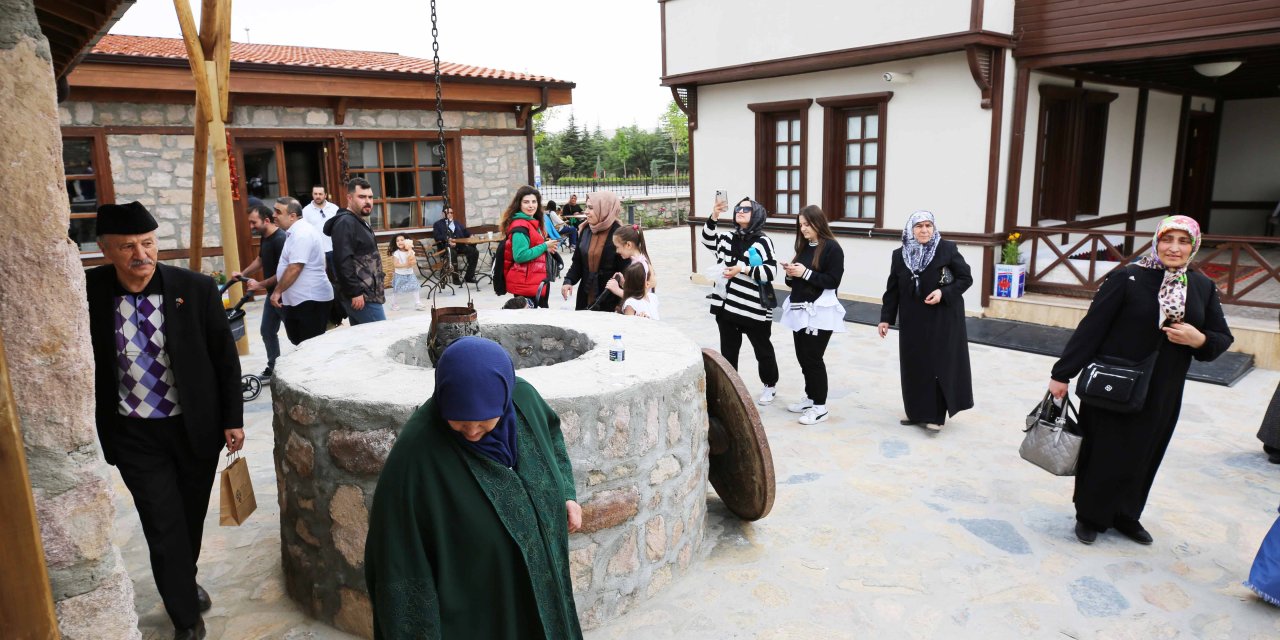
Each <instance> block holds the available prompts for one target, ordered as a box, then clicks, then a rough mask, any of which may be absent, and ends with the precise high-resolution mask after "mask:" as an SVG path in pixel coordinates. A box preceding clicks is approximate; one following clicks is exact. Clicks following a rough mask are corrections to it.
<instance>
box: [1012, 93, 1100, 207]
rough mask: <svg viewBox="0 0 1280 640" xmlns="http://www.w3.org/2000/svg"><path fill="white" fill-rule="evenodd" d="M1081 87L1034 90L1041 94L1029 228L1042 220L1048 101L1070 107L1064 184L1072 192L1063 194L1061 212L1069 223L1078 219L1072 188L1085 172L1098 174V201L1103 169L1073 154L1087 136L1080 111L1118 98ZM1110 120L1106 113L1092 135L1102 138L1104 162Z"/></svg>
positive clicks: (1077, 197)
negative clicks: (1067, 217)
mask: <svg viewBox="0 0 1280 640" xmlns="http://www.w3.org/2000/svg"><path fill="white" fill-rule="evenodd" d="M1083 85H1084V83H1083V82H1082V81H1081V80H1076V82H1075V86H1072V87H1064V86H1060V85H1054V84H1041V85H1040V86H1039V87H1037V89H1038V90H1039V93H1040V109H1039V118H1038V120H1037V121H1036V156H1035V162H1034V163H1033V165H1032V166H1033V170H1034V171H1035V178H1034V183H1033V186H1032V191H1031V194H1032V195H1031V197H1032V201H1031V224H1032V226H1035V225H1037V224H1039V223H1040V220H1041V213H1042V209H1041V207H1042V205H1043V202H1042V194H1043V192H1042V189H1043V188H1044V186H1045V185H1044V183H1043V178H1044V177H1045V176H1046V174H1047V173H1048V171H1047V170H1046V169H1045V165H1046V164H1047V161H1046V159H1045V145H1046V142H1045V135H1044V127H1045V117H1046V116H1047V115H1048V112H1049V106H1050V105H1049V101H1050V100H1052V101H1057V102H1059V103H1061V102H1062V101H1070V103H1071V104H1070V109H1071V123H1070V129H1069V130H1068V131H1069V135H1070V137H1071V142H1070V144H1071V149H1072V154H1071V155H1070V156H1069V157H1068V158H1066V160H1065V161H1064V162H1065V164H1066V169H1067V174H1066V175H1065V180H1066V184H1067V185H1071V189H1069V190H1067V191H1066V192H1065V193H1066V196H1065V198H1066V199H1065V201H1064V204H1065V205H1066V206H1064V207H1063V209H1064V211H1065V213H1066V215H1068V216H1070V217H1071V220H1074V219H1075V216H1076V215H1078V212H1079V210H1080V207H1079V205H1080V198H1081V194H1080V190H1079V189H1077V188H1075V187H1077V186H1079V184H1080V181H1081V175H1082V173H1083V172H1084V171H1094V172H1096V173H1097V174H1099V175H1098V179H1097V180H1098V185H1099V192H1098V194H1097V195H1098V196H1099V197H1101V175H1100V174H1101V173H1102V169H1103V165H1102V163H1101V162H1099V163H1098V164H1097V165H1096V166H1095V165H1093V164H1092V163H1088V162H1084V161H1083V160H1084V159H1082V158H1079V157H1077V156H1076V154H1075V152H1076V151H1079V150H1081V149H1082V148H1083V147H1084V142H1083V141H1084V137H1085V135H1086V132H1085V130H1084V126H1083V125H1084V119H1085V118H1084V116H1085V114H1084V111H1083V107H1084V105H1087V104H1109V103H1111V102H1115V100H1116V99H1117V98H1119V97H1120V96H1119V94H1117V93H1112V92H1110V91H1100V90H1096V89H1085V88H1083ZM1109 116H1110V114H1109V109H1108V113H1107V114H1106V115H1105V117H1104V118H1103V121H1102V123H1101V131H1098V132H1096V133H1095V134H1093V135H1096V136H1097V137H1099V138H1101V140H1102V143H1103V148H1102V154H1103V158H1104V159H1105V156H1106V139H1107V126H1108V123H1109ZM1055 160H1056V159H1055ZM1086 195H1088V194H1086ZM1071 220H1068V221H1067V222H1071Z"/></svg>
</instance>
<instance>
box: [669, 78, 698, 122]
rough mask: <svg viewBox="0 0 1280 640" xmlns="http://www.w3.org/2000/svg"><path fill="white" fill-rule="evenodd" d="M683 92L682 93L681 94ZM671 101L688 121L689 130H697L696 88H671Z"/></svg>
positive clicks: (692, 86)
mask: <svg viewBox="0 0 1280 640" xmlns="http://www.w3.org/2000/svg"><path fill="white" fill-rule="evenodd" d="M681 91H683V92H684V93H681ZM671 99H672V100H675V103H676V107H677V108H678V109H680V111H681V112H683V113H684V116H685V117H686V118H688V119H689V130H690V131H693V130H695V129H697V128H698V86H697V85H691V86H687V87H671Z"/></svg>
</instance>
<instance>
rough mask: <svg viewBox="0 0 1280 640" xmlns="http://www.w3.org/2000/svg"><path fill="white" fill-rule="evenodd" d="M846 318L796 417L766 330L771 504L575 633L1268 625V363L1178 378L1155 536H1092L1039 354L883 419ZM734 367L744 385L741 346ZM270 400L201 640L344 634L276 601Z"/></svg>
mask: <svg viewBox="0 0 1280 640" xmlns="http://www.w3.org/2000/svg"><path fill="white" fill-rule="evenodd" d="M646 235H648V236H649V237H648V238H647V240H648V244H649V246H650V248H651V249H652V251H653V255H652V258H653V261H654V264H655V268H656V271H657V275H658V281H659V289H658V293H659V296H660V297H661V301H662V316H663V320H662V321H663V322H666V323H669V324H672V325H673V326H676V327H678V328H680V329H681V330H682V331H684V332H686V333H688V334H689V335H690V336H691V337H692V338H693V339H694V341H695V342H697V343H698V344H699V345H700V346H709V347H712V348H715V347H717V346H718V336H717V332H716V327H715V323H714V321H713V319H712V317H711V316H710V315H709V314H708V313H707V305H706V302H707V301H706V300H705V299H704V296H705V295H706V294H707V293H708V291H709V288H707V287H703V286H698V285H694V284H692V283H691V282H690V281H689V280H688V278H687V275H688V274H689V272H690V257H689V234H688V230H687V229H683V228H680V229H673V230H665V231H650V232H648V233H647V234H646ZM881 258H882V256H877V257H876V258H875V259H881ZM501 302H502V300H500V299H499V298H497V297H495V296H494V295H493V294H492V292H491V291H489V292H481V293H480V294H478V295H477V296H476V305H477V307H478V308H479V309H480V310H481V313H483V312H484V310H486V309H497V308H499V307H500V306H501ZM553 304H554V305H556V306H558V302H553ZM410 308H412V307H410ZM250 309H251V311H250V318H249V323H250V324H249V326H250V328H251V331H250V334H251V335H252V336H253V346H252V349H253V353H252V354H251V355H249V356H246V357H244V358H243V363H244V367H245V370H246V371H259V370H261V368H262V366H263V364H264V362H265V358H264V356H263V355H262V350H261V344H260V342H259V341H258V338H257V335H256V334H257V332H256V330H253V329H254V328H256V326H257V324H256V321H257V311H256V309H255V308H254V307H253V306H251V307H250ZM530 313H536V312H532V311H531V312H530ZM391 315H392V316H393V317H404V316H408V315H417V316H419V317H421V318H422V322H423V326H424V328H425V327H426V326H427V323H428V320H429V316H428V314H427V313H426V312H415V311H399V312H392V313H391ZM584 321H589V322H603V323H608V322H609V316H608V315H605V314H584ZM848 329H849V330H848V332H847V333H844V334H840V335H837V336H835V337H834V339H833V340H832V342H831V346H830V348H829V349H828V352H827V358H826V360H827V365H828V368H829V371H830V376H831V380H832V390H831V399H830V401H829V402H828V406H829V407H830V409H831V411H832V418H831V419H830V420H828V421H827V422H824V423H821V424H819V425H815V426H809V427H806V426H802V425H800V424H799V423H798V422H796V418H797V416H796V415H794V414H790V413H788V412H787V411H786V408H785V405H786V404H787V403H788V402H792V401H794V400H795V399H797V398H798V397H799V396H800V395H802V394H803V379H802V377H801V375H800V370H799V366H798V365H797V364H796V361H795V357H794V354H793V347H792V342H791V336H790V335H789V334H788V333H787V332H786V331H784V330H781V329H780V328H778V327H775V331H774V332H773V337H772V339H771V342H772V344H773V345H774V347H775V349H776V350H777V352H778V360H779V363H780V368H781V372H782V381H781V383H780V385H779V396H778V400H777V401H776V402H775V403H774V404H773V405H771V406H769V407H762V408H761V416H762V418H763V420H764V423H765V426H766V430H767V431H768V435H769V439H770V445H771V446H772V449H773V455H774V465H775V471H776V473H777V477H778V489H777V499H776V502H775V504H774V508H773V512H772V513H771V514H770V515H769V516H768V517H766V518H765V519H764V520H761V521H759V522H755V523H744V522H741V521H739V520H737V519H736V518H734V517H733V516H732V515H731V514H729V513H728V511H727V510H726V509H725V508H724V506H723V505H722V504H721V503H720V502H719V500H718V499H717V498H715V496H714V494H709V495H708V510H709V513H708V520H707V536H708V538H709V540H708V541H709V544H707V545H706V547H705V549H704V553H703V557H701V558H700V559H698V560H697V561H696V562H695V563H694V564H693V566H692V568H691V569H690V571H689V572H688V573H687V574H685V575H683V576H680V577H678V578H676V579H675V580H673V581H672V583H671V585H670V586H669V587H668V588H667V589H666V590H665V591H663V592H661V593H660V594H658V595H657V596H655V597H654V598H653V599H651V600H648V601H645V602H643V603H642V604H640V605H638V606H637V607H635V608H634V609H633V610H632V611H630V612H629V613H628V614H627V615H625V616H624V617H623V618H621V619H619V620H617V621H615V622H613V623H612V624H610V625H608V626H605V627H602V628H599V629H595V630H593V631H590V632H588V633H587V634H586V635H587V638H588V639H589V640H605V639H612V638H646V639H649V638H653V639H667V638H672V639H674V638H680V639H689V638H694V639H701V638H707V639H712V638H716V639H719V638H753V639H781V638H805V639H811V638H949V639H950V638H984V639H989V638H1014V637H1018V638H1021V637H1034V638H1075V639H1078V640H1084V639H1091V638H1098V639H1102V638H1106V639H1111V638H1135V639H1136V638H1141V639H1147V638H1174V637H1178V638H1224V639H1226V638H1230V639H1232V640H1235V639H1249V640H1262V639H1264V638H1265V639H1274V638H1277V637H1280V609H1277V608H1275V607H1272V606H1270V605H1268V604H1265V603H1263V602H1261V601H1260V600H1258V599H1257V598H1256V597H1254V596H1253V595H1252V593H1251V592H1250V591H1249V590H1248V589H1246V588H1245V587H1243V586H1241V585H1240V581H1241V580H1243V579H1244V577H1245V576H1246V575H1247V573H1248V570H1249V565H1250V563H1251V562H1252V559H1253V555H1254V553H1255V552H1256V550H1257V548H1258V544H1259V542H1260V541H1261V539H1262V536H1263V535H1264V534H1265V533H1266V531H1267V529H1268V528H1269V527H1270V525H1271V523H1272V522H1273V521H1274V520H1275V518H1276V507H1277V504H1280V465H1271V464H1268V463H1267V461H1266V458H1265V456H1263V454H1262V452H1261V448H1260V445H1259V443H1258V441H1257V440H1256V439H1255V438H1254V433H1255V432H1256V431H1257V427H1258V424H1259V423H1260V422H1261V419H1262V414H1263V411H1264V409H1265V403H1266V402H1267V400H1268V399H1269V398H1270V396H1271V393H1272V391H1273V390H1274V389H1275V386H1276V384H1277V382H1278V381H1280V372H1276V371H1271V370H1266V369H1255V370H1254V371H1252V372H1251V373H1250V374H1249V375H1247V376H1245V377H1244V378H1243V379H1241V380H1240V381H1239V382H1237V383H1236V384H1235V385H1234V386H1232V387H1222V386H1214V385H1208V384H1205V383H1201V382H1194V381H1193V382H1188V383H1187V388H1186V399H1185V402H1184V404H1183V410H1182V418H1181V422H1180V423H1179V426H1178V431H1177V433H1176V434H1175V435H1174V438H1173V442H1172V444H1171V445H1170V448H1169V452H1168V455H1167V456H1166V459H1165V463H1164V466H1163V467H1162V469H1161V471H1160V475H1159V476H1158V477H1157V479H1156V483H1155V487H1154V489H1153V491H1152V494H1151V500H1150V502H1149V504H1148V507H1147V511H1146V514H1145V515H1144V518H1143V521H1144V523H1145V524H1146V525H1147V527H1148V529H1150V530H1151V532H1152V534H1153V535H1154V536H1155V539H1156V540H1155V544H1153V545H1152V546H1150V547H1143V546H1139V545H1137V544H1134V543H1132V542H1129V541H1128V540H1127V539H1124V538H1122V537H1120V536H1118V535H1116V534H1114V533H1107V534H1103V535H1101V536H1099V539H1098V542H1097V543H1096V544H1094V545H1092V546H1088V547H1086V546H1084V545H1081V544H1079V543H1078V542H1076V540H1075V538H1074V535H1073V533H1072V526H1073V522H1074V521H1073V510H1072V507H1071V488H1072V484H1071V480H1070V479H1068V478H1056V477H1053V476H1050V475H1049V474H1047V473H1044V472H1043V471H1041V470H1039V469H1038V468H1035V467H1033V466H1032V465H1030V464H1028V463H1026V462H1024V461H1022V460H1021V459H1020V458H1019V457H1018V454H1017V449H1018V444H1019V443H1020V442H1021V437H1022V433H1021V426H1022V421H1023V416H1024V415H1025V414H1026V413H1027V411H1028V410H1030V408H1031V406H1032V405H1033V404H1035V403H1036V402H1037V401H1038V400H1039V399H1040V397H1041V396H1042V394H1043V393H1044V390H1045V386H1046V384H1047V381H1048V376H1049V368H1050V367H1051V366H1052V364H1053V360H1054V358H1053V357H1050V356H1046V355H1039V354H1034V353H1025V352H1020V351H1013V350H1008V349H1001V348H995V347H991V346H987V345H981V344H973V345H971V346H970V356H971V360H972V366H973V372H974V380H975V387H974V395H975V404H976V407H975V408H974V409H972V410H970V411H966V412H963V413H961V414H960V415H959V416H957V417H956V418H954V419H953V420H950V421H948V423H947V426H946V428H945V429H944V430H943V431H942V432H941V433H938V434H931V433H929V432H927V431H925V430H923V429H919V428H915V427H904V426H901V425H899V424H898V418H899V417H901V412H902V409H901V392H900V388H899V383H898V375H897V369H898V364H897V363H898V347H897V334H896V333H893V334H890V336H889V338H887V339H883V340H882V339H880V338H879V337H878V336H876V334H875V330H874V328H872V327H869V326H865V325H859V324H849V325H848ZM337 330H338V331H343V330H346V329H337ZM284 349H285V353H286V355H284V356H282V357H286V358H287V357H288V355H287V354H288V352H289V351H290V350H291V347H289V346H288V345H287V343H286V345H285V347H284ZM740 365H741V367H742V370H743V371H744V372H745V375H744V376H743V378H744V380H745V381H746V384H747V387H748V389H750V390H751V391H752V392H753V393H756V392H758V391H759V389H760V382H759V378H758V377H757V375H756V373H755V370H756V362H755V359H754V357H753V356H752V354H751V352H750V349H749V348H746V349H744V352H743V354H742V357H741V361H740ZM582 383H583V384H589V383H590V381H582ZM422 393H423V394H424V395H423V399H424V400H425V399H426V392H422ZM269 396H270V392H269V390H267V391H264V393H263V396H262V397H260V398H259V399H258V400H256V401H254V402H252V403H249V404H248V405H247V406H246V413H245V419H246V435H247V438H248V441H247V444H246V447H245V453H246V458H247V459H248V462H249V465H250V468H251V470H252V471H253V478H254V490H255V493H256V495H257V499H258V505H259V506H258V512H257V513H255V514H254V515H253V516H252V517H251V518H250V520H249V521H248V522H247V523H246V524H245V525H244V526H241V527H219V526H218V516H217V504H218V502H217V493H216V486H215V493H214V494H213V497H212V502H211V505H212V506H211V509H210V513H209V517H208V519H207V520H206V527H207V528H206V533H205V548H204V551H203V553H202V556H201V562H200V567H201V571H200V581H201V583H202V584H203V585H204V586H206V587H207V588H208V589H209V591H210V593H211V594H212V596H213V599H214V608H213V610H212V611H210V613H209V614H208V616H207V617H206V620H207V621H208V624H209V629H210V636H209V637H210V638H227V639H236V640H240V639H246V638H284V639H289V640H302V639H308V640H312V639H314V640H328V639H340V638H351V637H352V636H349V635H347V634H345V633H342V632H340V631H337V630H334V629H332V628H329V627H327V626H325V625H322V624H320V623H316V622H313V621H310V620H309V619H308V618H307V617H306V616H305V615H304V614H303V613H302V612H301V610H300V609H299V608H298V607H297V606H296V605H294V604H293V603H292V602H291V601H290V600H289V599H288V597H287V596H285V595H284V580H283V575H282V574H281V570H280V537H279V531H278V526H279V525H278V523H279V508H278V506H277V503H276V489H275V487H276V482H275V471H274V465H273V464H272V451H271V449H272V442H271V409H270V397H269ZM112 477H113V480H114V481H115V487H116V490H117V508H118V517H117V521H116V523H115V530H114V536H113V537H114V538H115V541H116V542H117V543H118V544H120V546H121V548H122V550H123V552H124V558H125V562H126V564H127V567H128V569H129V572H130V576H131V577H132V578H133V580H134V586H135V589H136V592H137V606H138V610H139V614H140V620H141V627H142V629H143V632H144V637H145V638H148V639H149V640H150V639H153V638H168V637H171V634H172V630H171V627H170V626H169V623H168V619H167V617H166V616H165V614H164V611H163V608H162V606H161V605H160V601H159V597H158V596H157V595H156V591H155V586H154V583H153V582H152V578H151V573H150V568H149V567H148V563H147V553H146V545H145V542H144V541H143V539H142V534H141V529H140V526H139V524H138V520H137V515H136V512H135V511H134V510H133V506H132V502H131V500H130V499H129V494H128V492H127V490H126V489H125V487H124V485H123V483H121V482H120V480H119V475H118V474H117V473H116V472H115V471H114V469H113V470H112Z"/></svg>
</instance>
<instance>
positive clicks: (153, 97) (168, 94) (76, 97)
mask: <svg viewBox="0 0 1280 640" xmlns="http://www.w3.org/2000/svg"><path fill="white" fill-rule="evenodd" d="M138 95H139V92H138V90H136V89H128V88H110V87H94V86H88V87H85V86H79V87H71V88H70V95H69V97H68V98H67V100H70V101H72V102H132V103H136V102H138V101H139V98H138ZM195 95H196V94H195V92H194V91H189V90H188V91H171V90H147V91H146V100H145V103H146V104H194V103H195ZM336 99H337V100H341V99H346V100H347V107H346V108H347V110H348V111H349V110H351V109H408V110H414V111H435V108H436V105H435V98H434V97H431V98H429V99H428V98H425V97H424V98H422V99H413V98H380V97H376V96H371V97H349V96H338V97H337V98H336ZM231 102H232V104H233V105H234V106H246V107H313V108H317V109H330V110H332V109H333V108H334V102H335V98H334V97H333V96H324V95H319V96H312V95H304V94H288V95H280V94H266V93H239V92H237V93H234V94H232V95H231ZM513 104H516V103H515V102H510V103H503V102H477V101H474V100H448V99H446V100H445V101H444V109H445V111H483V112H501V113H509V112H510V111H511V106H512V105H513ZM335 121H336V114H335ZM339 124H341V123H339Z"/></svg>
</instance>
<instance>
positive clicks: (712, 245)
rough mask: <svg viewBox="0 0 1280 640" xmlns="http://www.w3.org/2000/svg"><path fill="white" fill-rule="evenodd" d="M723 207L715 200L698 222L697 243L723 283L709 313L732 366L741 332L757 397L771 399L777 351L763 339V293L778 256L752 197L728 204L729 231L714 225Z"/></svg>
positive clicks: (766, 310)
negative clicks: (754, 367)
mask: <svg viewBox="0 0 1280 640" xmlns="http://www.w3.org/2000/svg"><path fill="white" fill-rule="evenodd" d="M726 209H728V203H727V202H725V201H724V200H717V201H716V204H715V208H714V209H712V210H711V216H710V217H709V218H707V223H706V225H705V226H703V227H702V246H704V247H706V248H707V249H710V250H711V251H714V252H715V254H716V266H717V267H720V268H721V269H722V271H721V273H720V277H721V278H723V279H724V282H723V287H721V286H717V287H716V290H715V293H713V294H712V298H711V314H712V315H714V316H715V317H716V325H717V326H718V327H719V329H720V353H721V355H723V356H724V359H725V360H728V361H729V364H731V365H733V368H734V369H737V368H738V351H739V350H741V349H742V336H743V335H746V336H747V338H748V339H750V340H751V347H752V348H753V349H755V352H756V362H757V363H759V368H760V382H763V383H764V390H763V391H761V392H760V398H759V400H757V402H758V403H759V404H761V405H767V404H771V403H772V402H773V399H774V396H776V395H777V391H776V390H775V388H774V387H775V386H776V385H777V384H778V357H777V356H776V355H775V354H774V352H773V344H772V343H770V342H769V333H770V330H771V329H772V326H773V323H772V322H770V314H771V313H772V312H773V306H772V305H767V304H765V300H764V298H765V295H766V293H768V294H772V292H773V285H772V284H769V283H771V282H773V274H774V271H776V270H777V268H778V261H777V260H776V259H775V258H774V257H773V241H772V240H770V239H769V236H766V235H764V232H763V231H761V228H763V227H764V221H765V219H766V218H767V217H768V215H769V214H768V212H766V211H765V210H764V207H763V206H761V205H760V204H759V203H758V202H755V201H753V200H751V199H749V198H743V199H742V200H739V201H738V204H737V206H735V207H734V208H733V227H732V230H731V231H717V224H716V221H717V219H718V218H719V217H720V214H721V213H724V211H725V210H726Z"/></svg>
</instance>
